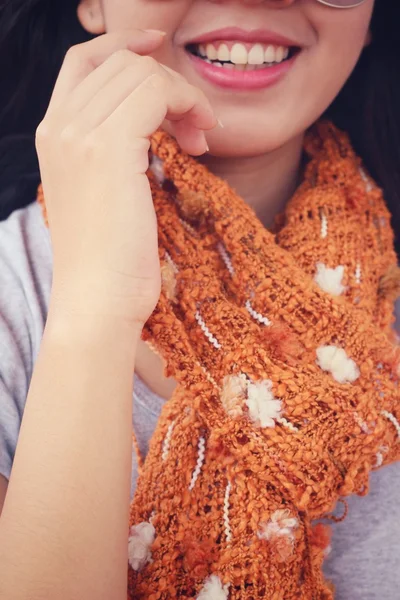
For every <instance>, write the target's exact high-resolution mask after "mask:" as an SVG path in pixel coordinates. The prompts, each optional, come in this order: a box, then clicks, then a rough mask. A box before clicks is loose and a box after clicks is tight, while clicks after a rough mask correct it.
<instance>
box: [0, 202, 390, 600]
mask: <svg viewBox="0 0 400 600" xmlns="http://www.w3.org/2000/svg"><path fill="white" fill-rule="evenodd" d="M51 279H52V251H51V243H50V235H49V232H48V229H47V228H46V227H45V225H44V223H43V220H42V216H41V211H40V208H39V206H38V205H37V204H36V203H34V204H31V205H29V206H28V207H27V208H24V209H21V210H18V211H15V212H14V213H13V214H12V215H11V216H10V217H9V218H8V219H7V220H6V221H3V222H1V223H0V473H1V474H3V475H4V476H5V477H6V478H7V479H9V477H10V472H11V469H12V463H13V457H14V453H15V448H16V445H17V440H18V434H19V429H20V425H21V420H22V416H23V412H24V406H25V401H26V397H27V394H28V389H29V384H30V379H31V376H32V371H33V366H34V363H35V360H36V357H37V354H38V351H39V347H40V343H41V338H42V335H43V330H44V325H45V321H46V315H47V308H48V301H49V297H50V289H51ZM162 404H163V400H162V399H161V398H159V397H158V396H157V395H156V394H153V393H152V392H151V391H150V390H149V389H148V388H147V387H146V386H145V384H144V383H143V382H142V381H141V380H140V379H139V378H138V377H137V376H135V378H134V391H133V398H132V408H133V411H132V420H133V426H134V429H135V432H136V435H137V437H138V442H139V446H140V449H141V452H142V454H143V455H145V454H146V452H147V450H148V443H149V440H150V437H151V435H152V433H153V431H154V428H155V426H156V423H157V419H158V416H159V414H160V410H161V407H162ZM136 479H137V462H136V456H135V454H134V453H133V469H132V488H131V493H132V494H133V492H134V489H135V485H136ZM399 495H400V468H399V465H397V464H395V465H391V466H389V467H385V468H384V469H382V470H380V471H377V472H374V473H373V474H372V476H371V491H370V493H369V495H368V496H367V497H365V498H358V497H352V498H350V499H349V508H350V511H349V515H348V517H347V519H346V520H345V521H344V522H342V523H339V524H337V525H333V540H332V552H331V554H330V556H329V558H328V559H327V561H326V563H325V573H326V575H327V577H329V578H330V579H332V580H333V582H334V585H335V586H336V600H383V599H385V600H396V599H398V598H400V501H399V500H398V498H399Z"/></svg>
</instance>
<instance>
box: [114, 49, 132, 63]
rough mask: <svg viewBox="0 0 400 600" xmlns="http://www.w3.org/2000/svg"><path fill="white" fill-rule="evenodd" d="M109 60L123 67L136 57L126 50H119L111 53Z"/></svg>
mask: <svg viewBox="0 0 400 600" xmlns="http://www.w3.org/2000/svg"><path fill="white" fill-rule="evenodd" d="M110 59H111V60H112V61H115V62H116V63H117V64H121V65H122V66H125V65H129V64H131V63H132V62H133V61H134V60H135V59H136V55H135V54H134V53H133V52H131V51H130V50H128V49H127V48H121V49H119V50H116V51H115V52H113V54H112V55H111V57H110Z"/></svg>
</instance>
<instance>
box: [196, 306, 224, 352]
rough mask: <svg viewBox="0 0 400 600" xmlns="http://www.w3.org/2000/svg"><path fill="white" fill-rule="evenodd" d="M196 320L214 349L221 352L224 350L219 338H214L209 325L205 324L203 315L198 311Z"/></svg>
mask: <svg viewBox="0 0 400 600" xmlns="http://www.w3.org/2000/svg"><path fill="white" fill-rule="evenodd" d="M195 318H196V321H197V322H198V324H199V325H200V327H201V329H202V331H203V333H204V335H205V336H206V338H207V339H208V341H209V342H210V343H211V344H212V345H213V346H214V348H216V349H217V350H220V349H221V348H222V346H221V344H220V343H219V341H218V340H217V338H216V337H214V336H213V334H212V333H211V331H210V330H209V329H208V327H207V325H206V324H205V322H204V320H203V317H202V316H201V314H200V313H199V311H198V310H196V314H195Z"/></svg>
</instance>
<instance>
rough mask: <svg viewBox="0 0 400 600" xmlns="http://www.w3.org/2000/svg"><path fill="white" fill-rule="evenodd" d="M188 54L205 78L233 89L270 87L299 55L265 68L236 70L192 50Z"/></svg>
mask: <svg viewBox="0 0 400 600" xmlns="http://www.w3.org/2000/svg"><path fill="white" fill-rule="evenodd" d="M187 54H188V55H189V58H190V59H191V60H192V62H193V64H194V66H195V68H196V69H197V71H198V72H199V73H200V75H201V76H202V77H204V79H207V80H208V81H210V82H211V83H213V84H214V85H218V86H219V87H223V88H229V89H231V90H232V89H233V90H261V89H264V88H267V87H270V86H271V85H274V84H275V83H277V82H278V81H279V80H280V79H282V77H284V76H285V75H286V73H287V72H288V71H289V69H290V68H291V67H292V66H293V63H294V61H295V60H296V57H297V53H296V54H295V55H294V56H292V58H290V59H288V60H285V61H283V62H282V63H280V64H278V65H275V66H273V67H266V68H265V69H257V70H254V71H236V70H235V69H225V68H224V67H216V66H215V65H213V64H210V63H208V62H206V61H205V60H202V59H201V58H199V57H198V56H195V55H194V54H191V53H190V52H188V53H187Z"/></svg>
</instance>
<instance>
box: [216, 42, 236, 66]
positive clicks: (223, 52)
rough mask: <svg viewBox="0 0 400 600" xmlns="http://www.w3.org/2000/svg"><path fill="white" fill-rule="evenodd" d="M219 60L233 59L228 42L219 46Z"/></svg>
mask: <svg viewBox="0 0 400 600" xmlns="http://www.w3.org/2000/svg"><path fill="white" fill-rule="evenodd" d="M218 60H221V61H224V62H225V61H229V60H231V53H230V52H229V48H228V46H227V45H226V44H221V45H220V47H219V48H218ZM232 62H233V61H232Z"/></svg>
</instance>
